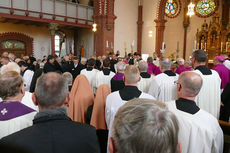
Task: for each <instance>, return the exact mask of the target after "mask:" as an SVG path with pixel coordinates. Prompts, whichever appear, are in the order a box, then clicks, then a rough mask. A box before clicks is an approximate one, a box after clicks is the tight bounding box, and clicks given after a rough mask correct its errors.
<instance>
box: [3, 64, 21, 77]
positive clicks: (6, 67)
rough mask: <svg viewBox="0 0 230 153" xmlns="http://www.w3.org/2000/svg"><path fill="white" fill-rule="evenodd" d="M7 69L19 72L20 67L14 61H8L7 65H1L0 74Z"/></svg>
mask: <svg viewBox="0 0 230 153" xmlns="http://www.w3.org/2000/svg"><path fill="white" fill-rule="evenodd" d="M8 71H15V72H18V73H19V74H20V67H19V66H18V64H17V63H15V62H9V63H8V64H7V65H3V66H2V67H1V75H3V74H4V73H6V72H8Z"/></svg>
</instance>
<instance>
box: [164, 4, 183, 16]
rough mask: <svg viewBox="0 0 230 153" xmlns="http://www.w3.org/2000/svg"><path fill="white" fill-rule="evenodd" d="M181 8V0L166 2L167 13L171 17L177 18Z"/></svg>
mask: <svg viewBox="0 0 230 153" xmlns="http://www.w3.org/2000/svg"><path fill="white" fill-rule="evenodd" d="M180 10H181V2H180V0H167V1H166V4H165V15H166V16H167V17H169V18H175V17H177V16H178V15H179V13H180Z"/></svg>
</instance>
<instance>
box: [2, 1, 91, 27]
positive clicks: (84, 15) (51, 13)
mask: <svg viewBox="0 0 230 153" xmlns="http://www.w3.org/2000/svg"><path fill="white" fill-rule="evenodd" d="M0 17H5V18H14V19H19V20H31V21H38V22H47V23H50V22H52V23H58V24H63V25H70V26H78V27H90V26H91V25H92V23H93V7H91V6H85V5H81V4H76V3H71V2H68V1H56V0H0Z"/></svg>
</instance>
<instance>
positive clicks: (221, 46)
mask: <svg viewBox="0 0 230 153" xmlns="http://www.w3.org/2000/svg"><path fill="white" fill-rule="evenodd" d="M220 48H221V49H220V51H221V53H222V52H223V42H221V44H220Z"/></svg>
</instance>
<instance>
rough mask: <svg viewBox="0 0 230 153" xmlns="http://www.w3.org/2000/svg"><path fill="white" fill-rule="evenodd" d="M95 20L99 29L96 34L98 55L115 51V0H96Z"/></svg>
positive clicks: (95, 41)
mask: <svg viewBox="0 0 230 153" xmlns="http://www.w3.org/2000/svg"><path fill="white" fill-rule="evenodd" d="M94 6H95V7H94V12H95V13H94V14H95V15H94V21H95V23H96V24H97V27H98V28H97V31H96V32H95V34H94V48H95V52H96V56H99V55H103V54H106V53H108V52H113V51H114V50H113V48H114V20H115V19H116V16H115V15H114V0H106V2H105V0H94Z"/></svg>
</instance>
